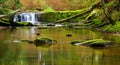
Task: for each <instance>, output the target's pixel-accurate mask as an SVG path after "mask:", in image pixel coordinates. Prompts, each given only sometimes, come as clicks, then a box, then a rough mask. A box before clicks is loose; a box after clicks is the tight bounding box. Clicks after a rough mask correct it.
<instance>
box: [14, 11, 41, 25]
mask: <svg viewBox="0 0 120 65" xmlns="http://www.w3.org/2000/svg"><path fill="white" fill-rule="evenodd" d="M13 21H14V22H30V23H32V24H35V23H38V22H39V21H38V13H33V12H28V13H20V14H17V15H16V16H15V17H14V20H13Z"/></svg>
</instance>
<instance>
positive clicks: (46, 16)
mask: <svg viewBox="0 0 120 65" xmlns="http://www.w3.org/2000/svg"><path fill="white" fill-rule="evenodd" d="M83 10H84V9H83ZM83 10H76V11H55V12H44V13H42V14H41V15H40V17H39V20H41V21H44V22H55V21H57V20H61V19H65V18H68V17H70V16H73V15H76V14H79V13H81V12H83ZM80 20H81V17H78V18H75V19H72V20H70V21H77V22H78V21H80Z"/></svg>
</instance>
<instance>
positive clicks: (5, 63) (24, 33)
mask: <svg viewBox="0 0 120 65" xmlns="http://www.w3.org/2000/svg"><path fill="white" fill-rule="evenodd" d="M37 33H39V34H40V35H36V34H37ZM66 34H72V36H71V37H67V36H66ZM38 37H41V38H42V37H49V38H53V39H55V40H57V43H56V44H52V45H49V46H36V45H34V44H28V43H27V42H21V40H31V41H32V40H34V39H36V38H38ZM101 38H102V39H106V40H111V41H115V45H114V46H113V47H109V48H102V49H93V48H90V47H84V46H73V45H71V44H70V42H71V41H74V40H85V39H101ZM119 46H120V37H118V36H113V35H112V34H108V33H100V32H97V31H92V30H88V29H75V28H65V27H49V28H48V29H37V27H16V28H8V29H3V30H0V65H119V64H120V47H119Z"/></svg>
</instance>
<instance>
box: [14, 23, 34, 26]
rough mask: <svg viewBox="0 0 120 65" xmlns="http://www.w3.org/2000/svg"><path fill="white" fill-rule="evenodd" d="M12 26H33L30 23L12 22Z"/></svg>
mask: <svg viewBox="0 0 120 65" xmlns="http://www.w3.org/2000/svg"><path fill="white" fill-rule="evenodd" d="M12 26H33V24H32V23H30V22H13V23H12Z"/></svg>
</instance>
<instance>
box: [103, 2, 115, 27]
mask: <svg viewBox="0 0 120 65" xmlns="http://www.w3.org/2000/svg"><path fill="white" fill-rule="evenodd" d="M101 5H102V9H103V12H104V14H105V16H106V18H107V19H108V20H109V22H110V24H112V25H114V23H115V22H114V20H113V19H112V18H111V16H110V14H109V12H108V11H107V9H106V7H105V0H101Z"/></svg>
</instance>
